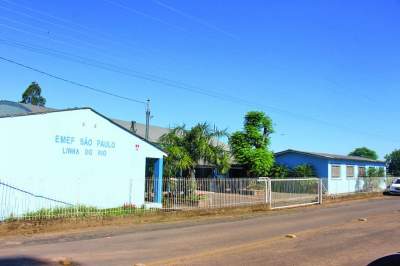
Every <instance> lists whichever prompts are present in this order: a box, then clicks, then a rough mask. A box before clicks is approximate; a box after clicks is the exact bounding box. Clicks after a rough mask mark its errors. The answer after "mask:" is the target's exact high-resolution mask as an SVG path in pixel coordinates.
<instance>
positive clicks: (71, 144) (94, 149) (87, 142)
mask: <svg viewBox="0 0 400 266" xmlns="http://www.w3.org/2000/svg"><path fill="white" fill-rule="evenodd" d="M54 141H55V143H56V144H59V145H63V147H62V154H65V155H80V154H83V155H85V156H102V157H105V156H107V153H108V151H110V150H114V149H115V146H116V145H115V142H114V141H110V140H103V139H93V138H89V137H82V138H76V137H73V136H65V135H56V136H55V137H54Z"/></svg>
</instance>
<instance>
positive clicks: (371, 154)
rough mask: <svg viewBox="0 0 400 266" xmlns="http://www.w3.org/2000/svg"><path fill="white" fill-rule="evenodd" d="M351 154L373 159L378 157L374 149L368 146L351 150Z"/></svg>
mask: <svg viewBox="0 0 400 266" xmlns="http://www.w3.org/2000/svg"><path fill="white" fill-rule="evenodd" d="M349 156H359V157H363V158H368V159H372V160H377V159H378V154H377V153H376V152H375V151H374V150H371V149H368V148H367V147H361V148H357V149H355V150H354V151H352V152H350V153H349Z"/></svg>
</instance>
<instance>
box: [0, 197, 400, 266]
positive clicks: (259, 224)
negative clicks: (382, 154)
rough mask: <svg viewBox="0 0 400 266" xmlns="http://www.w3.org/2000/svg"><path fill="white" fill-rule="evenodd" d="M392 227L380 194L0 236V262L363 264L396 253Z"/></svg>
mask: <svg viewBox="0 0 400 266" xmlns="http://www.w3.org/2000/svg"><path fill="white" fill-rule="evenodd" d="M360 218H365V219H366V220H365V219H361V220H360ZM399 226H400V197H385V198H384V199H374V200H362V201H349V202H345V203H339V204H332V205H327V206H322V207H310V208H300V209H295V210H289V211H277V212H272V213H271V212H269V213H268V214H266V215H258V216H256V217H250V218H242V219H241V218H240V217H227V218H224V219H217V220H215V219H211V220H207V219H206V220H204V219H203V220H200V221H190V222H179V223H170V224H168V223H167V224H149V225H143V226H139V227H124V228H103V229H98V230H95V231H91V232H84V233H75V234H68V235H62V234H61V235H60V234H53V235H47V236H35V237H30V238H26V237H23V238H21V237H19V238H18V237H14V238H12V239H10V238H7V239H1V238H0V265H7V264H6V263H9V265H40V264H41V262H39V261H36V260H39V259H43V260H49V261H54V260H57V259H59V258H62V257H67V258H71V259H72V260H73V261H75V262H77V263H79V264H80V265H118V266H119V265H130V266H132V265H135V264H139V263H143V264H145V265H280V266H284V265H352V266H353V265H367V264H368V263H370V262H372V261H373V260H375V259H377V258H380V257H383V256H385V255H388V254H393V253H396V252H400V240H399V239H400V230H399ZM287 234H294V235H295V236H296V238H288V237H286V235H287ZM13 262H15V263H14V264H13ZM16 262H18V263H19V264H18V263H16ZM36 262H37V264H35V263H36ZM24 263H27V264H24Z"/></svg>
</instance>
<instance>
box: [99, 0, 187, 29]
mask: <svg viewBox="0 0 400 266" xmlns="http://www.w3.org/2000/svg"><path fill="white" fill-rule="evenodd" d="M103 1H104V2H106V3H108V4H110V5H113V6H116V7H119V8H122V9H125V10H127V11H129V12H132V13H135V14H137V15H140V16H142V17H145V18H147V19H150V20H153V21H156V22H158V23H161V24H164V25H166V26H168V27H172V28H174V29H178V30H181V31H185V29H184V28H182V27H179V26H176V25H173V24H171V23H169V22H166V21H165V20H162V19H160V18H157V17H155V16H152V15H149V14H147V13H144V12H142V11H139V10H137V9H135V8H132V7H130V6H126V5H123V4H121V3H119V2H116V1H111V0H103Z"/></svg>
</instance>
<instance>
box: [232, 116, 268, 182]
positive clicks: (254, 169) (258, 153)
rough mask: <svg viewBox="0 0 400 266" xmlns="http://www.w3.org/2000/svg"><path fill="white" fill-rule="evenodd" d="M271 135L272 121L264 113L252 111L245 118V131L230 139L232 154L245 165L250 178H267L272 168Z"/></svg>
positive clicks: (235, 134) (238, 132)
mask: <svg viewBox="0 0 400 266" xmlns="http://www.w3.org/2000/svg"><path fill="white" fill-rule="evenodd" d="M271 133H273V128H272V120H271V119H270V118H269V117H268V116H266V115H265V113H264V112H257V111H252V112H248V113H247V114H246V116H245V121H244V130H243V131H237V132H235V133H233V134H232V136H231V137H230V139H229V144H230V147H231V151H232V154H233V156H234V157H235V160H236V161H237V162H238V163H240V164H242V165H244V167H245V168H246V170H247V173H248V174H247V175H248V176H250V175H253V176H266V175H268V173H269V171H270V169H271V168H272V166H273V164H274V155H273V153H272V152H271V151H269V150H268V146H269V144H270V137H269V135H270V134H271Z"/></svg>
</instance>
